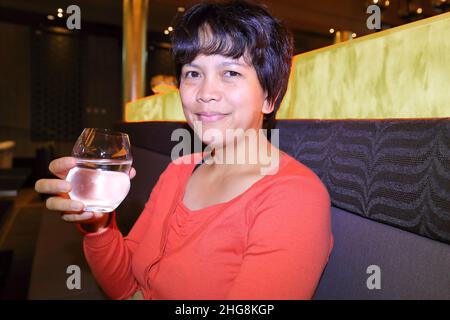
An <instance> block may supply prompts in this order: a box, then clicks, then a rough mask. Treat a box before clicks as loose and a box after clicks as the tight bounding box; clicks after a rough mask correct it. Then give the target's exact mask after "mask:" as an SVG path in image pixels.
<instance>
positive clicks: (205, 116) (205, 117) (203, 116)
mask: <svg viewBox="0 0 450 320" xmlns="http://www.w3.org/2000/svg"><path fill="white" fill-rule="evenodd" d="M195 115H196V116H197V118H198V119H199V120H200V121H202V122H213V121H219V120H221V119H223V118H225V117H226V116H227V115H229V113H214V112H200V113H196V114H195Z"/></svg>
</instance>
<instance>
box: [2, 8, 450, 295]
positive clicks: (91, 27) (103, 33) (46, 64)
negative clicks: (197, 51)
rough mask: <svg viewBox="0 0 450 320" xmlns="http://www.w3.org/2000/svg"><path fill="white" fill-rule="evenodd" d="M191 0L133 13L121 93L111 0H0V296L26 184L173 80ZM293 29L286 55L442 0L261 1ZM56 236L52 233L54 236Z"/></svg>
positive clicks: (16, 249) (9, 286) (29, 223)
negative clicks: (180, 17) (131, 58)
mask: <svg viewBox="0 0 450 320" xmlns="http://www.w3.org/2000/svg"><path fill="white" fill-rule="evenodd" d="M193 3H195V1H177V0H150V1H148V2H147V7H146V11H145V12H144V13H143V14H142V12H140V14H141V16H140V18H139V19H141V20H142V21H143V24H142V25H146V30H145V32H144V33H143V34H144V37H145V41H144V42H143V44H144V48H143V50H142V53H143V61H144V63H143V68H144V69H143V74H144V76H145V81H144V87H143V89H142V92H141V93H139V94H138V96H135V95H134V96H133V95H131V96H130V97H128V96H127V97H125V96H124V95H125V94H127V93H126V90H125V89H124V87H125V86H126V85H127V84H126V83H124V81H125V80H123V79H125V75H124V74H123V72H124V71H123V70H124V66H125V64H126V63H128V62H126V61H125V60H124V59H125V58H124V52H125V51H126V48H127V46H133V43H130V42H129V41H130V40H127V41H128V42H127V41H125V40H124V34H125V31H124V30H126V28H127V25H126V22H125V23H124V21H127V20H126V19H127V18H126V17H127V14H128V17H132V16H133V14H134V13H133V12H132V10H131V12H128V13H127V12H124V2H122V1H120V0H77V1H72V0H70V1H66V0H59V1H55V0H53V1H52V0H36V1H34V0H28V1H27V0H0V251H1V260H0V295H1V297H2V298H3V299H25V298H27V297H29V290H30V288H29V286H30V277H31V269H32V264H33V257H34V250H35V245H36V239H37V236H38V234H39V232H40V231H39V230H40V229H39V228H40V221H41V220H40V219H41V213H42V212H44V210H45V209H44V202H43V201H42V200H44V199H43V197H39V196H38V195H37V194H36V193H35V192H34V190H33V187H34V182H35V181H36V180H37V179H39V178H43V177H47V176H49V172H48V170H47V167H48V163H49V162H50V161H51V159H54V158H56V157H60V156H64V155H69V154H70V152H71V149H72V146H73V143H74V142H75V140H76V138H77V137H78V135H79V134H80V133H81V131H82V129H83V128H85V127H101V128H110V127H112V126H113V125H114V124H115V123H117V122H120V121H122V120H123V119H124V111H123V110H124V104H125V103H126V102H127V101H129V100H130V99H135V98H140V97H143V96H149V95H152V94H155V93H159V92H165V90H168V88H169V89H170V88H172V87H173V86H176V81H175V78H174V75H175V69H174V65H173V62H172V59H171V54H170V48H171V45H170V34H171V31H172V26H171V25H172V22H173V19H174V17H175V16H176V15H177V14H181V13H183V12H184V11H185V10H186V9H187V8H189V7H190V6H191V5H192V4H193ZM263 3H265V4H267V6H268V8H269V9H270V10H271V11H272V13H273V14H274V15H276V16H277V17H279V18H281V19H282V20H283V21H284V22H285V23H286V25H287V26H288V27H289V29H290V30H291V31H292V33H293V35H294V39H295V54H299V53H304V52H308V51H311V50H315V49H318V48H321V47H325V46H329V45H332V44H333V43H336V42H340V41H350V40H351V39H352V38H358V37H361V36H364V35H367V34H370V33H373V32H377V30H369V29H368V28H367V26H366V20H367V18H368V14H367V13H366V9H367V7H368V6H369V5H371V4H377V5H378V6H379V7H380V8H381V13H382V19H381V22H382V25H381V30H384V29H389V28H392V27H397V26H400V25H402V24H405V23H408V22H411V21H415V20H419V19H423V18H427V17H431V16H434V15H436V14H440V13H443V12H446V11H448V10H449V1H446V0H428V1H426V0H422V1H421V0H392V1H381V0H379V1H377V0H373V1H367V0H339V1H335V0H314V1H307V0H273V1H268V0H266V1H263ZM71 4H76V5H78V6H79V7H80V9H81V29H79V30H69V29H67V27H66V21H67V18H68V16H69V14H67V12H66V9H67V7H68V6H69V5H71ZM55 238H56V237H55Z"/></svg>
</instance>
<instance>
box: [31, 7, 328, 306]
mask: <svg viewBox="0 0 450 320" xmlns="http://www.w3.org/2000/svg"><path fill="white" fill-rule="evenodd" d="M172 40H173V54H174V58H175V62H176V66H177V75H178V79H179V83H180V87H179V90H180V97H181V101H182V105H183V110H184V114H185V116H186V120H187V122H188V123H189V125H190V126H191V127H193V128H194V130H195V132H196V133H197V134H198V135H199V136H200V137H201V138H202V140H203V142H204V143H205V144H206V145H208V148H209V150H211V151H212V152H210V153H209V152H208V153H206V154H207V155H203V154H193V155H187V156H184V157H181V158H179V159H178V160H176V161H173V162H172V163H171V164H169V166H168V167H167V169H166V170H165V171H164V172H163V173H162V174H161V176H160V178H159V180H158V182H157V184H156V186H155V187H154V189H153V190H152V193H151V195H150V198H149V200H148V202H147V203H146V206H145V209H144V210H143V212H142V213H141V215H140V217H139V219H138V220H137V222H136V223H135V225H134V226H133V228H132V230H131V231H130V233H129V234H128V236H126V237H123V236H122V234H121V233H120V231H119V230H118V228H117V225H116V224H115V214H114V213H111V214H99V213H95V214H93V213H89V212H82V209H83V206H82V203H79V202H76V201H72V200H70V199H68V197H67V196H65V195H64V193H67V192H68V191H69V190H70V188H71V187H70V184H69V183H68V182H66V181H62V180H58V179H51V180H40V181H38V182H37V183H36V190H37V191H38V192H45V193H51V194H56V195H60V196H57V197H52V198H49V199H48V201H47V207H48V208H49V209H52V210H57V211H64V212H65V214H64V215H63V219H64V220H66V221H69V222H74V223H77V224H78V226H79V229H80V230H81V231H82V232H83V233H84V234H85V235H84V252H85V256H86V259H87V261H88V263H89V265H90V267H91V269H92V272H93V274H94V276H95V277H96V279H97V281H98V282H99V284H100V285H101V286H102V288H103V289H104V291H105V292H106V293H107V294H108V295H109V296H110V297H112V298H114V299H127V298H130V297H131V298H137V299H139V298H145V299H309V298H311V297H312V296H313V294H314V291H315V288H316V286H317V284H318V281H319V279H320V276H321V274H322V271H323V269H324V267H325V265H326V263H327V260H328V256H329V254H330V251H331V248H332V243H333V238H332V234H331V227H330V200H329V196H328V193H327V191H326V189H325V187H324V186H323V184H322V183H321V182H320V180H319V178H318V177H317V176H316V175H315V174H314V173H313V172H312V171H311V170H309V169H308V168H307V167H305V166H304V165H302V164H301V163H299V162H298V161H296V160H295V159H293V158H292V157H290V156H289V155H287V154H285V153H283V152H281V151H280V150H278V149H277V148H276V147H275V146H274V145H272V144H271V143H270V142H269V141H268V140H267V138H266V136H265V135H264V132H263V131H262V130H261V128H262V126H263V121H264V118H265V117H266V118H267V117H271V116H272V117H273V116H274V115H275V113H276V111H277V109H278V107H279V105H280V102H281V100H282V98H283V96H284V94H285V92H286V88H287V82H288V78H289V71H290V66H291V58H292V39H291V37H290V35H289V34H288V32H287V31H286V29H285V28H284V27H283V26H282V25H281V24H280V23H279V21H277V20H276V19H274V18H273V17H272V16H271V15H270V14H269V13H268V12H267V11H266V9H264V8H263V7H261V6H259V5H255V4H252V3H249V2H246V1H233V2H222V3H202V4H199V5H196V6H194V7H193V8H191V9H190V10H188V11H186V13H185V14H184V15H183V16H182V17H181V18H180V19H179V21H178V23H177V24H176V26H175V30H174V35H173V39H172ZM230 132H231V133H232V134H231V135H229V134H228V133H230ZM248 133H249V134H248ZM237 154H240V155H244V157H243V158H242V159H244V161H240V162H239V161H236V158H235V157H232V156H230V155H237ZM255 154H256V155H258V156H257V157H256V159H257V160H256V161H250V160H249V159H250V158H252V156H253V155H255ZM230 159H231V160H230ZM242 159H241V160H242ZM253 159H255V158H253ZM202 160H204V161H202ZM268 163H271V164H272V166H270V167H269V168H267V164H268ZM273 164H274V165H273ZM74 165H75V161H74V159H72V158H68V157H66V158H61V159H57V160H54V161H53V162H52V163H51V164H50V170H51V172H53V173H54V174H55V175H56V176H58V177H59V178H61V179H64V178H65V176H66V174H67V172H68V170H70V168H72V167H73V166H74ZM263 169H267V170H266V171H264V170H263ZM134 175H135V171H134V169H133V170H132V171H131V173H130V176H131V177H133V176H134ZM61 194H62V196H61ZM74 211H75V212H74Z"/></svg>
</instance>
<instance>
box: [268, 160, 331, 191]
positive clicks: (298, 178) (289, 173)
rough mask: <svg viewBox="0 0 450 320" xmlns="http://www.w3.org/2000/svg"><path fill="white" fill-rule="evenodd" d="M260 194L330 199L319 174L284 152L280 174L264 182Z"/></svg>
mask: <svg viewBox="0 0 450 320" xmlns="http://www.w3.org/2000/svg"><path fill="white" fill-rule="evenodd" d="M262 182H263V183H261V188H260V194H273V192H277V193H282V194H284V197H289V196H293V195H295V196H296V198H297V199H298V198H299V197H301V196H302V195H304V196H308V197H311V196H312V195H317V196H321V197H329V194H328V190H327V188H326V187H325V185H324V184H323V182H322V180H321V179H320V178H319V177H318V176H317V174H316V173H315V172H314V171H313V170H311V169H310V168H309V167H307V166H306V165H305V164H303V163H302V162H300V161H298V160H297V159H295V158H294V157H292V156H290V155H288V154H287V153H284V152H283V157H282V160H281V162H280V168H279V170H278V172H277V173H276V174H274V175H272V176H269V177H267V178H266V179H263V180H262Z"/></svg>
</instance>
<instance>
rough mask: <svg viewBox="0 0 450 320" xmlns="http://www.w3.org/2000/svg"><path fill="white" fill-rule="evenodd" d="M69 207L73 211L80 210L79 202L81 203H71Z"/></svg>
mask: <svg viewBox="0 0 450 320" xmlns="http://www.w3.org/2000/svg"><path fill="white" fill-rule="evenodd" d="M70 207H71V208H72V210H75V211H81V210H83V207H84V206H83V205H82V204H81V203H77V202H76V203H72V204H71V205H70Z"/></svg>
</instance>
